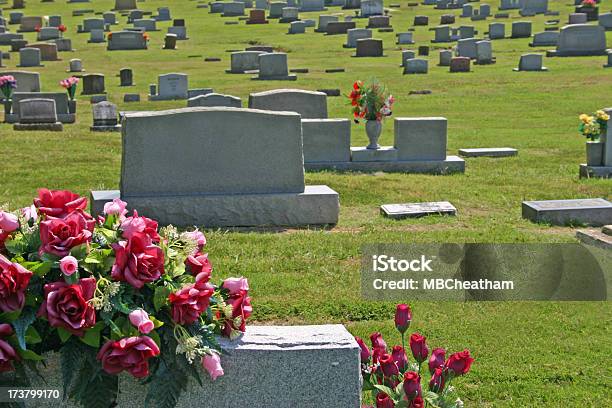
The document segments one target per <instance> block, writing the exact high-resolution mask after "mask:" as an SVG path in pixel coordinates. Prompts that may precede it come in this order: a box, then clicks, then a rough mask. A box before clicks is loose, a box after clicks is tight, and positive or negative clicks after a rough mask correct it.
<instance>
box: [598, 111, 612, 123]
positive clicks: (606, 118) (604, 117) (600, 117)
mask: <svg viewBox="0 0 612 408" xmlns="http://www.w3.org/2000/svg"><path fill="white" fill-rule="evenodd" d="M595 117H596V118H597V119H598V120H603V121H606V122H607V121H609V120H610V115H608V114H607V113H606V112H604V111H602V110H601V109H600V110H598V111H597V112H595Z"/></svg>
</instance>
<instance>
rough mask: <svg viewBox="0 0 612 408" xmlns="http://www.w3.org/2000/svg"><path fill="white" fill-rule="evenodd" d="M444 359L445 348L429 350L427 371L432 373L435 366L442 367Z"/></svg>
mask: <svg viewBox="0 0 612 408" xmlns="http://www.w3.org/2000/svg"><path fill="white" fill-rule="evenodd" d="M445 359H446V350H444V349H443V348H437V349H434V351H432V352H431V357H429V373H430V374H433V373H434V371H436V368H438V367H442V366H443V365H444V360H445Z"/></svg>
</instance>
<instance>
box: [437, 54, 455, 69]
mask: <svg viewBox="0 0 612 408" xmlns="http://www.w3.org/2000/svg"><path fill="white" fill-rule="evenodd" d="M452 58H453V52H452V51H451V50H440V63H439V65H440V66H441V67H449V66H450V64H451V60H452Z"/></svg>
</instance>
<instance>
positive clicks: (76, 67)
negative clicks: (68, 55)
mask: <svg viewBox="0 0 612 408" xmlns="http://www.w3.org/2000/svg"><path fill="white" fill-rule="evenodd" d="M68 71H69V72H82V71H83V62H82V61H81V60H80V59H78V58H73V59H71V60H70V66H69V68H68Z"/></svg>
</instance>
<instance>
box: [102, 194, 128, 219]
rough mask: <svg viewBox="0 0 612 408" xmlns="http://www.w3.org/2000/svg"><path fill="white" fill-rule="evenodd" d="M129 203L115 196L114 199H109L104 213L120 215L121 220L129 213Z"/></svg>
mask: <svg viewBox="0 0 612 408" xmlns="http://www.w3.org/2000/svg"><path fill="white" fill-rule="evenodd" d="M126 207H127V203H126V202H125V201H123V200H121V199H120V198H115V199H113V201H109V202H108V203H106V204H104V214H106V215H111V214H115V215H118V216H119V219H120V220H124V219H125V215H126V214H127V209H126Z"/></svg>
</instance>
